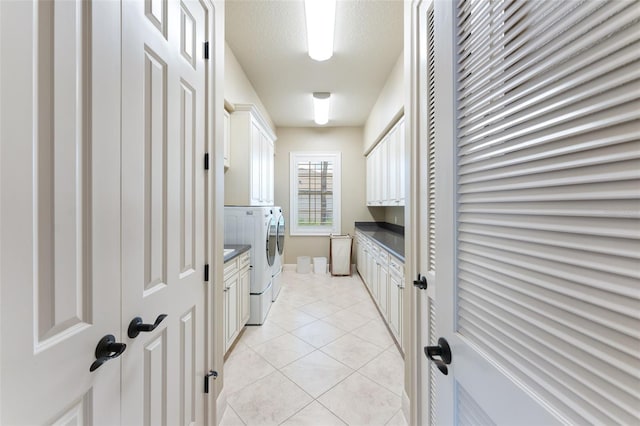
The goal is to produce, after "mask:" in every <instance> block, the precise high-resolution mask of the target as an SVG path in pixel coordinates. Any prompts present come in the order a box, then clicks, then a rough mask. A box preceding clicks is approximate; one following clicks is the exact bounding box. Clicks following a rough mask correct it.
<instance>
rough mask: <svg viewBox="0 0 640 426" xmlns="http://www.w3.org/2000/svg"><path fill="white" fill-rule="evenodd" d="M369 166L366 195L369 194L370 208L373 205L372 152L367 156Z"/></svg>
mask: <svg viewBox="0 0 640 426" xmlns="http://www.w3.org/2000/svg"><path fill="white" fill-rule="evenodd" d="M366 166H367V175H366V182H365V184H366V194H367V205H368V206H370V205H372V204H373V152H370V153H369V155H367V159H366Z"/></svg>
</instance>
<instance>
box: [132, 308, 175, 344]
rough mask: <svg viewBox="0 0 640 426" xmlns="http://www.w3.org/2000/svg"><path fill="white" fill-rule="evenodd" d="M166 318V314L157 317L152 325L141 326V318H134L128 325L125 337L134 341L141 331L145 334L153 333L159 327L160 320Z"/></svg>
mask: <svg viewBox="0 0 640 426" xmlns="http://www.w3.org/2000/svg"><path fill="white" fill-rule="evenodd" d="M166 317H167V315H166V314H160V315H158V318H156V321H155V322H154V323H153V324H143V323H142V318H140V317H135V318H134V319H132V320H131V322H130V323H129V328H128V329H127V336H129V337H131V338H132V339H134V338H136V337H138V334H140V332H142V331H144V332H145V333H146V332H149V331H153V330H155V329H156V327H157V326H158V325H160V323H161V322H162V320H163V319H165V318H166Z"/></svg>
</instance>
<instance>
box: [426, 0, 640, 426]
mask: <svg viewBox="0 0 640 426" xmlns="http://www.w3.org/2000/svg"><path fill="white" fill-rule="evenodd" d="M435 6H436V7H435V9H436V43H435V44H436V58H437V60H438V61H440V60H443V62H444V65H443V66H442V67H441V68H440V67H439V68H437V71H436V86H437V87H436V123H437V126H440V125H442V128H445V129H446V128H447V126H448V125H450V126H449V127H450V128H451V129H455V130H454V133H451V134H449V135H447V134H446V133H445V134H441V133H440V129H441V128H440V127H438V137H437V138H436V159H437V162H436V179H437V185H438V188H437V189H438V191H437V195H436V201H437V207H436V213H437V216H438V229H437V234H436V241H437V243H438V244H437V246H438V253H437V256H436V266H437V268H438V280H440V281H439V283H438V284H441V283H442V282H449V283H450V285H448V286H446V287H445V286H442V285H438V287H437V288H436V302H437V303H436V305H437V306H436V308H437V311H436V318H437V319H438V324H437V331H438V334H439V335H440V336H443V337H446V338H447V340H448V341H449V344H450V345H451V348H452V353H453V361H452V364H451V365H450V366H449V375H448V376H444V375H440V380H439V381H438V392H437V408H438V410H437V415H438V418H437V420H438V423H439V424H474V425H477V424H553V423H557V422H561V423H570V424H638V423H640V393H639V392H638V389H640V361H639V348H640V340H639V339H640V289H639V285H638V283H639V279H640V268H639V266H638V265H639V264H640V263H639V260H640V259H639V258H640V245H639V242H640V222H639V221H638V219H639V216H640V160H639V159H640V143H639V140H638V139H639V135H640V132H639V130H640V120H639V119H640V60H639V58H640V24H639V19H640V3H639V2H636V1H609V2H606V1H593V0H589V1H584V2H573V1H546V2H524V1H515V0H492V1H488V0H482V1H477V0H461V1H459V2H455V3H453V4H452V3H451V2H449V1H440V0H437V1H436V5H435ZM452 43H453V44H452ZM448 67H449V69H447V68H448ZM452 94H453V96H452ZM441 107H442V108H443V109H444V111H442V110H441ZM452 237H453V238H452Z"/></svg>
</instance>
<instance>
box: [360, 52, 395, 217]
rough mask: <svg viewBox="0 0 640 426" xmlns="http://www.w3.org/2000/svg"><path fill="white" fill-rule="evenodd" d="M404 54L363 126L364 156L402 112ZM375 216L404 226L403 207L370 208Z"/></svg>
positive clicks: (390, 74)
mask: <svg viewBox="0 0 640 426" xmlns="http://www.w3.org/2000/svg"><path fill="white" fill-rule="evenodd" d="M404 95H405V93H404V52H403V53H401V54H400V56H399V57H398V60H397V61H396V64H395V65H394V66H393V69H392V70H391V72H390V73H389V77H387V81H386V83H385V85H384V87H383V88H382V90H380V94H379V95H378V99H377V100H376V103H375V104H374V105H373V108H371V112H370V113H369V117H367V122H366V123H365V125H364V135H363V145H362V150H363V152H364V153H365V154H366V153H367V152H369V151H370V150H371V148H373V146H374V145H375V143H376V142H378V141H379V140H380V139H381V138H382V136H384V135H385V133H387V131H388V130H389V129H390V128H391V126H392V125H393V124H395V122H396V121H397V119H398V118H400V116H401V115H402V113H403V112H404ZM372 210H375V211H376V214H382V215H383V220H384V221H385V222H388V223H393V224H396V225H400V226H404V207H372Z"/></svg>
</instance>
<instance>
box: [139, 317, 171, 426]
mask: <svg viewBox="0 0 640 426" xmlns="http://www.w3.org/2000/svg"><path fill="white" fill-rule="evenodd" d="M166 334H167V333H166V329H164V330H163V331H162V333H161V334H160V335H159V336H158V337H156V338H155V339H153V340H151V341H150V342H149V344H147V345H146V346H145V348H144V424H145V426H155V425H162V426H165V425H166V424H167V336H166Z"/></svg>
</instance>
